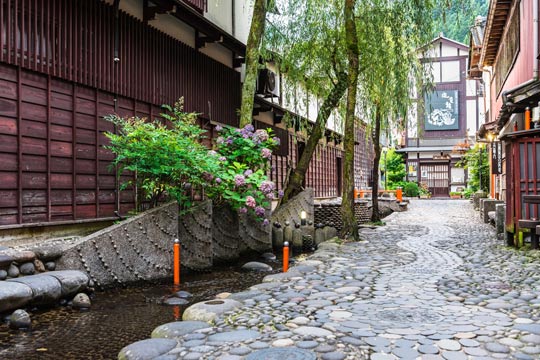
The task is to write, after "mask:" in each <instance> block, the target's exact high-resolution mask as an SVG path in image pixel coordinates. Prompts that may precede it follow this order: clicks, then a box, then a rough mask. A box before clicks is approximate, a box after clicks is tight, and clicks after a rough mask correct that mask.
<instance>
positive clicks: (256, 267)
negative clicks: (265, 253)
mask: <svg viewBox="0 0 540 360" xmlns="http://www.w3.org/2000/svg"><path fill="white" fill-rule="evenodd" d="M242 270H246V271H260V272H270V271H272V267H271V266H270V265H268V264H264V263H260V262H257V261H250V262H248V263H246V264H244V265H243V266H242Z"/></svg>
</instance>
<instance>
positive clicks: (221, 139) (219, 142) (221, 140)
mask: <svg viewBox="0 0 540 360" xmlns="http://www.w3.org/2000/svg"><path fill="white" fill-rule="evenodd" d="M224 142H225V139H224V138H223V136H220V137H218V138H217V139H216V143H217V144H223V143H224Z"/></svg>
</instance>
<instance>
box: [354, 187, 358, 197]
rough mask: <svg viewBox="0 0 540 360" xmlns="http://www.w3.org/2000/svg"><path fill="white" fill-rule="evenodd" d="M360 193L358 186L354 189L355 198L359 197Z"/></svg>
mask: <svg viewBox="0 0 540 360" xmlns="http://www.w3.org/2000/svg"><path fill="white" fill-rule="evenodd" d="M358 194H359V191H358V190H356V188H355V189H354V198H355V199H358Z"/></svg>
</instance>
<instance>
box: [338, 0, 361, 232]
mask: <svg viewBox="0 0 540 360" xmlns="http://www.w3.org/2000/svg"><path fill="white" fill-rule="evenodd" d="M355 2H356V0H345V7H344V15H345V29H346V32H345V38H346V41H347V58H348V60H349V67H348V70H349V71H348V82H347V112H346V114H345V136H344V140H343V147H344V150H345V164H344V178H343V198H342V201H341V216H342V220H343V227H342V228H341V237H342V238H344V239H346V238H352V239H354V240H358V239H359V236H358V222H357V220H356V216H355V215H354V141H355V131H354V123H355V114H354V110H355V108H356V89H357V86H358V62H359V61H358V36H357V34H356V22H355V20H354V5H355Z"/></svg>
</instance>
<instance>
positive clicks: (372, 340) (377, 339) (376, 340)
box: [364, 336, 390, 346]
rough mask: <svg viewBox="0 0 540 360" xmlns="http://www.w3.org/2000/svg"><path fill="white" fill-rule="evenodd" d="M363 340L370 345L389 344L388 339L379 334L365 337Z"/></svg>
mask: <svg viewBox="0 0 540 360" xmlns="http://www.w3.org/2000/svg"><path fill="white" fill-rule="evenodd" d="M364 341H365V342H366V343H368V344H369V345H371V346H388V345H390V341H389V340H387V339H385V338H383V337H380V336H377V337H371V338H366V339H364Z"/></svg>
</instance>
